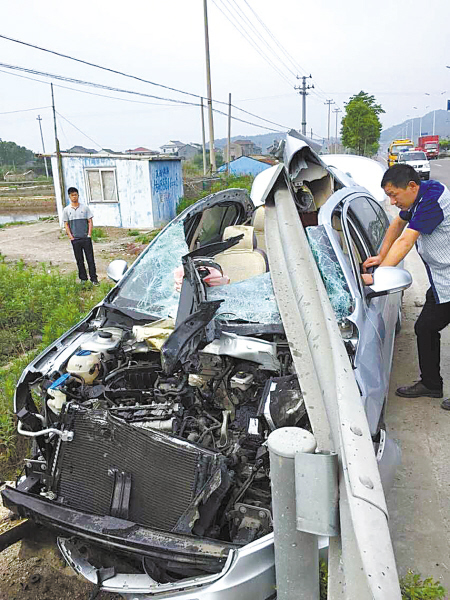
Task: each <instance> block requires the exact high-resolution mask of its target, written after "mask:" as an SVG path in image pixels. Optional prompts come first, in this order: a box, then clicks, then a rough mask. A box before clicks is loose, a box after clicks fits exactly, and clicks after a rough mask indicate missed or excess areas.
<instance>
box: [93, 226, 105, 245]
mask: <svg viewBox="0 0 450 600" xmlns="http://www.w3.org/2000/svg"><path fill="white" fill-rule="evenodd" d="M107 237H108V236H107V235H106V232H105V231H103V229H101V228H100V227H94V228H93V229H92V233H91V238H92V241H93V242H98V241H99V240H101V239H105V238H107Z"/></svg>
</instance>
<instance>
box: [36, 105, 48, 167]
mask: <svg viewBox="0 0 450 600" xmlns="http://www.w3.org/2000/svg"><path fill="white" fill-rule="evenodd" d="M36 120H37V121H38V122H39V129H40V131H41V141H42V151H43V153H44V154H45V146H44V136H43V135H42V125H41V121H42V119H41V115H38V116H37V117H36ZM44 164H45V175H46V177H47V178H48V167H47V157H46V156H44Z"/></svg>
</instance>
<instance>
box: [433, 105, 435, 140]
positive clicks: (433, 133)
mask: <svg viewBox="0 0 450 600" xmlns="http://www.w3.org/2000/svg"><path fill="white" fill-rule="evenodd" d="M435 126H436V111H435V110H433V135H434V130H435Z"/></svg>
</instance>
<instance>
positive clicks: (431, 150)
mask: <svg viewBox="0 0 450 600" xmlns="http://www.w3.org/2000/svg"><path fill="white" fill-rule="evenodd" d="M417 145H418V146H419V147H420V150H423V151H424V152H425V154H426V155H427V158H428V159H431V158H437V157H438V155H439V136H438V135H421V136H420V137H419V143H418V144H417Z"/></svg>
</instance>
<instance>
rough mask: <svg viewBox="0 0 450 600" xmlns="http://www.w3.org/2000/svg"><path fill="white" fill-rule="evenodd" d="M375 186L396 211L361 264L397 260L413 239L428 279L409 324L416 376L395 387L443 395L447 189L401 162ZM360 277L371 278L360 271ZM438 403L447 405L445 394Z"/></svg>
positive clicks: (405, 392)
mask: <svg viewBox="0 0 450 600" xmlns="http://www.w3.org/2000/svg"><path fill="white" fill-rule="evenodd" d="M381 187H382V188H383V189H384V191H385V193H386V195H387V196H389V198H390V201H391V204H393V205H394V206H397V207H398V208H400V213H399V215H398V216H397V217H395V219H394V220H393V221H392V223H391V224H390V226H389V228H388V230H387V232H386V235H385V237H384V240H383V244H382V246H381V249H380V253H379V254H378V256H372V257H370V258H368V259H367V260H366V261H365V263H364V265H363V266H364V267H365V268H368V267H376V266H378V265H380V266H384V267H389V266H396V265H398V264H399V263H400V262H401V261H402V260H403V259H404V258H405V256H406V255H407V254H408V252H409V251H410V250H411V248H412V247H413V246H414V245H416V247H417V251H418V253H419V255H420V257H421V258H422V260H423V262H424V265H425V268H426V270H427V273H428V278H429V281H430V288H429V289H428V291H427V293H426V301H425V304H424V307H423V309H422V312H421V313H420V315H419V318H418V319H417V321H416V324H415V326H414V331H415V333H416V336H417V349H418V353H419V367H420V379H419V381H417V382H415V383H413V384H410V385H406V386H403V387H399V388H398V389H397V391H396V394H397V396H402V397H404V398H419V397H422V396H427V397H430V398H442V397H443V392H442V388H443V381H442V377H441V373H440V358H441V355H440V348H441V342H440V339H441V335H440V333H439V332H440V331H441V330H442V329H444V327H446V326H447V325H448V324H449V323H450V192H449V190H448V189H447V188H446V187H445V185H443V184H442V183H440V182H438V181H434V180H430V181H423V182H421V181H420V177H419V175H418V173H417V172H416V171H415V170H414V169H413V167H411V166H410V165H406V164H396V165H394V166H392V167H391V168H390V169H388V170H387V171H386V172H385V174H384V176H383V179H382V181H381ZM363 279H364V282H365V283H366V284H367V285H370V284H371V283H372V282H373V278H372V276H371V275H368V274H365V275H363ZM441 407H442V408H444V409H445V410H450V399H447V400H444V401H443V402H442V404H441Z"/></svg>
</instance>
